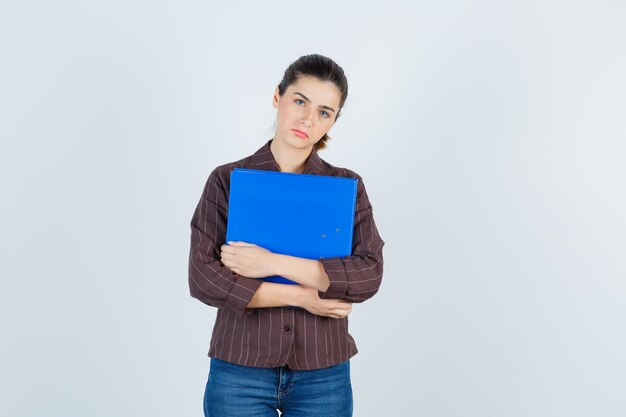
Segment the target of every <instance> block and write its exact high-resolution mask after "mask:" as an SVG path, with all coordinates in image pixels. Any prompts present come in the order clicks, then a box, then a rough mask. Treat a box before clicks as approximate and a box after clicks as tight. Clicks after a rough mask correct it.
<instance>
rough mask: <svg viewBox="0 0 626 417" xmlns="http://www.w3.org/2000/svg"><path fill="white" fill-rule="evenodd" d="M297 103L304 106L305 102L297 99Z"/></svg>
mask: <svg viewBox="0 0 626 417" xmlns="http://www.w3.org/2000/svg"><path fill="white" fill-rule="evenodd" d="M296 103H297V104H300V103H302V104H304V100H302V99H299V98H297V99H296Z"/></svg>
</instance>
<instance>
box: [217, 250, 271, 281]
mask: <svg viewBox="0 0 626 417" xmlns="http://www.w3.org/2000/svg"><path fill="white" fill-rule="evenodd" d="M272 255H273V253H272V252H270V251H268V250H267V249H264V248H262V247H260V246H258V245H255V244H253V243H246V242H228V245H222V247H221V253H220V260H221V261H222V264H224V266H227V267H228V268H230V270H231V271H233V272H234V273H236V274H239V275H241V276H244V277H247V278H263V277H269V276H272V275H276V274H274V272H273V271H272V259H271V258H272Z"/></svg>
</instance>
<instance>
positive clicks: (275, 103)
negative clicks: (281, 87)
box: [272, 86, 280, 109]
mask: <svg viewBox="0 0 626 417" xmlns="http://www.w3.org/2000/svg"><path fill="white" fill-rule="evenodd" d="M278 103H280V94H278V86H276V89H275V90H274V97H273V98H272V107H274V108H275V109H277V108H278Z"/></svg>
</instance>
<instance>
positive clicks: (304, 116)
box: [300, 109, 313, 127]
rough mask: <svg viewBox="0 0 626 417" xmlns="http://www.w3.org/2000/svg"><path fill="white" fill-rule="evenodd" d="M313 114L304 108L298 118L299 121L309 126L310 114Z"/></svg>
mask: <svg viewBox="0 0 626 417" xmlns="http://www.w3.org/2000/svg"><path fill="white" fill-rule="evenodd" d="M312 114H313V112H312V111H310V110H308V109H307V110H304V112H303V114H302V117H301V119H300V123H301V124H302V126H304V127H311V115H312Z"/></svg>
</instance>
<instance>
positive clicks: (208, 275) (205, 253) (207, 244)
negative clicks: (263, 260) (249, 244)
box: [189, 169, 261, 317]
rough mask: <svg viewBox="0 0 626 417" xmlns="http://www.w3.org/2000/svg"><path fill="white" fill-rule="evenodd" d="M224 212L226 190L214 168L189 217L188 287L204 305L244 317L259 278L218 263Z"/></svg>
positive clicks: (226, 212)
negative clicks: (242, 274)
mask: <svg viewBox="0 0 626 417" xmlns="http://www.w3.org/2000/svg"><path fill="white" fill-rule="evenodd" d="M227 214H228V201H227V198H226V191H225V189H224V186H223V184H222V182H221V181H220V178H219V175H218V172H217V169H216V170H214V171H213V172H212V173H211V175H210V176H209V179H208V180H207V183H206V185H205V187H204V191H203V192H202V196H201V198H200V202H199V203H198V206H197V207H196V210H195V212H194V214H193V217H192V219H191V247H190V253H189V291H190V294H191V296H192V297H194V298H197V299H198V300H200V301H202V302H203V303H205V304H207V305H210V306H213V307H217V308H223V309H225V310H228V311H230V312H232V313H235V314H237V315H238V316H239V317H245V316H247V315H248V314H250V313H251V310H250V309H246V306H247V305H248V304H249V303H250V300H251V299H252V297H253V296H254V294H255V293H256V291H257V289H258V288H259V286H261V282H260V281H259V280H256V279H250V278H246V277H242V276H241V275H238V274H236V273H234V272H232V271H231V270H230V269H229V268H227V267H225V266H223V265H222V264H221V262H220V256H219V250H220V248H221V246H222V245H223V244H224V242H225V240H226V219H227Z"/></svg>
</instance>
